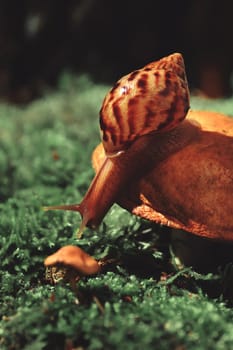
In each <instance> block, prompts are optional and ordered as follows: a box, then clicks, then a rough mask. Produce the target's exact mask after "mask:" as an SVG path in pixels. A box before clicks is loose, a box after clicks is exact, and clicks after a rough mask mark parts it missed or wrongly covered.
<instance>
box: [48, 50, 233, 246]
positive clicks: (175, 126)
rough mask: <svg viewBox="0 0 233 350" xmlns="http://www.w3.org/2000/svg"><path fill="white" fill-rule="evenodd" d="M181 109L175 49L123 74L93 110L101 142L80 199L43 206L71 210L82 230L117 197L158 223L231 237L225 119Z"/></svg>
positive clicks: (231, 141)
mask: <svg viewBox="0 0 233 350" xmlns="http://www.w3.org/2000/svg"><path fill="white" fill-rule="evenodd" d="M188 110H189V90H188V84H187V79H186V75H185V68H184V63H183V59H182V56H181V54H178V53H176V54H173V55H170V56H168V57H165V58H163V59H161V60H159V61H157V62H152V63H151V64H149V65H147V66H145V67H144V68H142V69H140V70H137V71H134V72H132V73H130V74H129V75H127V76H125V77H123V78H122V79H121V80H119V81H118V82H117V83H116V85H115V86H114V87H113V89H111V90H110V92H109V93H108V94H107V96H106V97H105V99H104V102H103V106H102V108H101V111H100V129H101V133H102V143H101V144H100V145H99V146H98V147H97V148H96V149H95V151H94V153H93V159H92V162H93V166H94V168H95V170H96V175H95V177H94V179H93V181H92V183H91V185H90V187H89V189H88V191H87V193H86V195H85V196H84V199H83V200H82V202H81V203H80V204H71V205H63V206H53V207H48V208H46V209H65V210H74V211H78V212H79V213H81V215H82V225H81V230H82V229H83V227H85V226H89V227H93V228H94V227H96V226H98V225H99V224H100V222H101V221H102V219H103V218H104V216H105V214H106V213H107V211H108V210H109V208H110V207H111V206H112V204H113V203H115V202H117V203H119V204H120V205H121V206H123V207H124V208H126V209H127V210H129V211H131V212H132V213H134V214H136V215H139V216H141V217H143V218H146V219H149V220H152V221H155V222H158V223H162V224H164V225H169V226H171V227H174V228H181V229H185V230H188V231H190V232H192V233H194V234H197V235H200V236H204V237H209V238H216V239H226V240H233V215H232V209H231V201H232V193H233V177H232V173H233V172H232V170H233V121H232V119H231V118H229V117H226V116H223V115H220V114H217V113H208V112H195V111H190V112H188ZM185 117H186V118H185Z"/></svg>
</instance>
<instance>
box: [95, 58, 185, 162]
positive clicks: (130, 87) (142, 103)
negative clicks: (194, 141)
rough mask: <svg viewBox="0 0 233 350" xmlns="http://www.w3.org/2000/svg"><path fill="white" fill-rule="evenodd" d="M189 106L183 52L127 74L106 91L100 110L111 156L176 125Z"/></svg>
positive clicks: (103, 134)
mask: <svg viewBox="0 0 233 350" xmlns="http://www.w3.org/2000/svg"><path fill="white" fill-rule="evenodd" d="M188 109H189V90H188V84H187V79H186V74H185V67H184V61H183V58H182V55H181V54H180V53H175V54H172V55H170V56H168V57H164V58H162V59H161V60H159V61H155V62H152V63H149V64H147V65H146V66H145V67H143V68H142V69H139V70H135V71H133V72H132V73H130V74H128V75H126V76H124V77H123V78H121V79H120V80H119V81H118V82H117V83H116V84H115V86H114V87H113V88H112V89H111V90H110V92H109V93H108V94H107V95H106V97H105V99H104V102H103V105H102V108H101V110H100V129H101V132H102V142H103V146H104V149H105V152H106V154H107V156H109V157H110V156H115V155H118V154H119V153H121V152H122V151H124V150H125V149H127V148H128V147H129V146H130V145H131V144H132V142H133V141H134V140H135V139H137V138H138V137H139V136H142V135H146V134H149V133H152V132H157V131H160V132H161V131H168V130H170V129H172V128H174V127H175V126H176V125H177V124H179V123H180V122H181V121H182V120H183V119H184V118H185V116H186V114H187V111H188Z"/></svg>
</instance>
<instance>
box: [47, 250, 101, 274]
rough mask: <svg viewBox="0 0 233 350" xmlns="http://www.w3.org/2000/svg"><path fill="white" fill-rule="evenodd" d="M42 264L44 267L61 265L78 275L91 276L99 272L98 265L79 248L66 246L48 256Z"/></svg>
mask: <svg viewBox="0 0 233 350" xmlns="http://www.w3.org/2000/svg"><path fill="white" fill-rule="evenodd" d="M44 264H45V266H46V267H48V266H55V265H62V266H67V267H71V268H73V269H74V270H76V271H77V273H78V274H79V275H93V274H96V273H98V272H99V271H100V265H99V264H98V262H97V261H96V260H95V259H94V258H92V257H91V256H90V255H88V254H87V253H85V252H84V251H83V250H82V249H81V248H79V247H76V246H72V245H68V246H65V247H62V248H60V249H59V250H58V251H57V252H56V253H54V254H52V255H50V256H48V257H47V258H46V259H45V261H44Z"/></svg>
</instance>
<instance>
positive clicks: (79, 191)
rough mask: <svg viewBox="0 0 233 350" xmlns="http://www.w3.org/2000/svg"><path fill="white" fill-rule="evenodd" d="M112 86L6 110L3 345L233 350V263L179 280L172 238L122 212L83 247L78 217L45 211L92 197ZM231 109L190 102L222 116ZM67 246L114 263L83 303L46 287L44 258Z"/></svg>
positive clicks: (1, 124) (73, 89)
mask: <svg viewBox="0 0 233 350" xmlns="http://www.w3.org/2000/svg"><path fill="white" fill-rule="evenodd" d="M107 89H108V87H106V86H99V85H94V84H93V83H92V82H91V81H90V80H89V79H88V78H87V77H81V78H80V79H76V78H72V77H71V76H70V75H69V74H64V75H63V77H62V78H61V80H60V87H59V89H58V91H57V92H56V93H52V92H48V93H47V96H45V97H44V98H43V99H41V100H39V101H36V102H34V103H32V104H30V105H29V106H27V107H23V108H16V107H13V106H8V105H4V104H2V105H1V106H0V175H1V186H0V198H1V203H0V213H1V215H0V231H1V243H0V254H1V268H0V278H1V281H0V305H1V306H0V316H1V320H0V348H1V349H3V350H4V349H11V350H18V349H20V350H30V349H31V350H32V349H33V350H42V349H58V350H60V349H71V348H80V349H81V348H84V349H119V348H124V349H126V350H128V349H129V350H130V349H141V348H144V349H154V348H159V349H185V348H187V349H198V350H200V349H203V350H204V349H205V350H206V349H218V350H220V349H224V350H225V349H232V347H233V334H232V319H233V311H232V308H231V305H232V285H233V283H232V278H233V277H232V276H233V268H232V265H230V264H229V265H228V266H226V267H225V269H223V268H222V270H219V271H218V273H216V274H208V275H201V274H197V273H196V272H194V271H193V270H192V269H191V268H186V269H183V270H181V271H176V268H175V266H173V264H172V263H171V256H170V253H169V245H168V236H169V235H168V232H167V229H164V228H161V227H159V226H157V225H155V224H152V223H149V222H145V221H143V220H140V219H139V218H137V217H134V216H132V215H130V214H129V213H128V212H126V211H124V210H123V209H121V208H119V207H118V206H117V205H114V206H113V207H112V208H111V210H110V212H109V214H108V215H107V216H106V218H105V220H104V222H103V223H102V224H101V226H100V228H99V229H98V230H97V231H91V230H86V231H85V233H84V235H83V237H82V239H81V240H78V239H77V236H76V230H77V228H78V226H79V224H80V217H79V215H77V214H75V213H70V212H48V213H47V212H46V213H45V212H43V211H42V210H41V207H42V206H43V205H50V204H60V203H73V202H79V201H80V200H81V198H82V196H83V194H84V193H85V191H86V189H87V187H88V184H89V182H90V180H91V178H92V176H93V170H92V168H91V161H90V157H91V152H92V149H93V148H94V146H95V145H96V144H97V143H98V142H99V135H98V111H99V108H100V105H101V102H102V99H103V97H104V95H105V92H106V91H107ZM232 104H233V100H232V99H229V100H221V101H216V102H210V101H207V100H201V99H197V98H195V99H193V106H194V107H196V108H202V109H203V108H205V109H212V110H218V111H221V112H224V113H227V114H230V113H232ZM67 244H78V245H79V246H81V247H82V248H83V249H84V250H86V251H87V252H89V253H90V254H92V255H94V256H96V257H97V258H102V257H104V256H109V257H110V258H113V259H115V263H113V264H112V265H110V266H109V267H108V268H106V271H105V272H104V273H103V274H101V275H99V276H96V277H92V278H83V279H82V280H81V281H80V282H79V284H78V290H79V293H80V294H81V296H82V298H81V299H80V300H81V301H80V300H78V298H77V295H76V293H75V292H73V291H72V290H71V288H70V286H69V285H68V284H65V283H62V282H61V283H59V284H58V285H55V286H51V285H49V284H48V283H47V282H46V281H45V271H44V266H43V260H44V258H45V257H46V256H47V255H49V254H50V253H52V252H54V251H55V250H56V249H58V248H59V247H61V246H63V245H67ZM161 277H163V278H161ZM211 296H212V297H213V296H214V298H211Z"/></svg>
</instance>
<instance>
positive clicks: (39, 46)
mask: <svg viewBox="0 0 233 350" xmlns="http://www.w3.org/2000/svg"><path fill="white" fill-rule="evenodd" d="M232 23H233V1H231V0H221V1H219V0H218V1H216V0H189V1H187V0H180V1H178V0H177V1H172V0H171V1H164V0H162V1H160V0H157V1H156V0H154V1H146V0H144V1H133V0H132V1H128V0H124V1H123V0H117V1H109V0H0V99H1V100H3V99H5V100H9V101H11V102H14V103H26V102H29V101H31V100H32V99H34V98H37V97H39V96H40V95H41V94H42V92H43V91H44V89H45V88H46V87H52V88H53V87H56V84H57V81H58V78H59V76H60V74H61V73H62V72H63V71H64V70H69V71H71V72H74V73H75V74H77V76H78V75H79V74H80V73H82V72H87V73H89V74H90V76H91V77H92V79H93V80H94V81H96V82H107V83H113V82H114V81H115V80H116V79H118V78H119V77H120V76H122V75H123V74H126V73H128V72H130V71H132V70H133V69H135V68H139V67H140V66H143V65H145V64H146V63H148V62H150V61H153V60H156V59H159V58H160V57H162V56H165V55H168V54H170V53H172V52H182V53H183V55H184V58H185V63H186V69H187V74H188V79H189V83H190V87H191V89H193V90H195V91H198V92H199V93H201V94H203V95H205V96H208V97H212V98H216V97H225V96H229V95H230V94H231V93H232V91H231V74H232V70H233V24H232Z"/></svg>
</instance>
